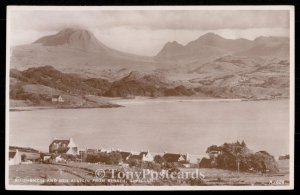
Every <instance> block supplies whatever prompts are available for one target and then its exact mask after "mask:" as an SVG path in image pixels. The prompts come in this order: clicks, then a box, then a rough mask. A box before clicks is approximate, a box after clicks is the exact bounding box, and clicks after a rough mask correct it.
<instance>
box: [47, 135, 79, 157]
mask: <svg viewBox="0 0 300 195" xmlns="http://www.w3.org/2000/svg"><path fill="white" fill-rule="evenodd" d="M49 153H51V154H52V153H55V154H72V155H77V154H79V150H78V147H77V145H76V144H75V142H74V140H73V139H72V138H70V139H69V140H61V139H56V138H54V139H53V141H52V143H51V144H50V146H49Z"/></svg>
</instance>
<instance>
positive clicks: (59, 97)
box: [52, 95, 64, 102]
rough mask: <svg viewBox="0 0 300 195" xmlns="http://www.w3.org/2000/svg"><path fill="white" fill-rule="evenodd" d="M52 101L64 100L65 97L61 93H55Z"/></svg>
mask: <svg viewBox="0 0 300 195" xmlns="http://www.w3.org/2000/svg"><path fill="white" fill-rule="evenodd" d="M52 102H64V99H63V98H62V96H61V95H53V96H52Z"/></svg>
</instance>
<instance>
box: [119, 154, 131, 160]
mask: <svg viewBox="0 0 300 195" xmlns="http://www.w3.org/2000/svg"><path fill="white" fill-rule="evenodd" d="M120 154H121V156H122V159H126V158H128V157H129V156H130V155H131V153H130V152H120Z"/></svg>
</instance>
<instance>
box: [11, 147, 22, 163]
mask: <svg viewBox="0 0 300 195" xmlns="http://www.w3.org/2000/svg"><path fill="white" fill-rule="evenodd" d="M21 162H22V157H21V153H20V152H19V150H15V151H11V150H10V151H9V165H18V164H21Z"/></svg>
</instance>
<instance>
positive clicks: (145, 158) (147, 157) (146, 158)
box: [140, 151, 154, 162]
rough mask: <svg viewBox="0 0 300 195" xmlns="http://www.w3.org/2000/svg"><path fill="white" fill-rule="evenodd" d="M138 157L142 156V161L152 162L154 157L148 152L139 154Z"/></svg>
mask: <svg viewBox="0 0 300 195" xmlns="http://www.w3.org/2000/svg"><path fill="white" fill-rule="evenodd" d="M140 155H141V156H142V161H147V162H152V161H153V160H154V157H153V156H152V154H150V152H149V151H147V152H141V153H140Z"/></svg>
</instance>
